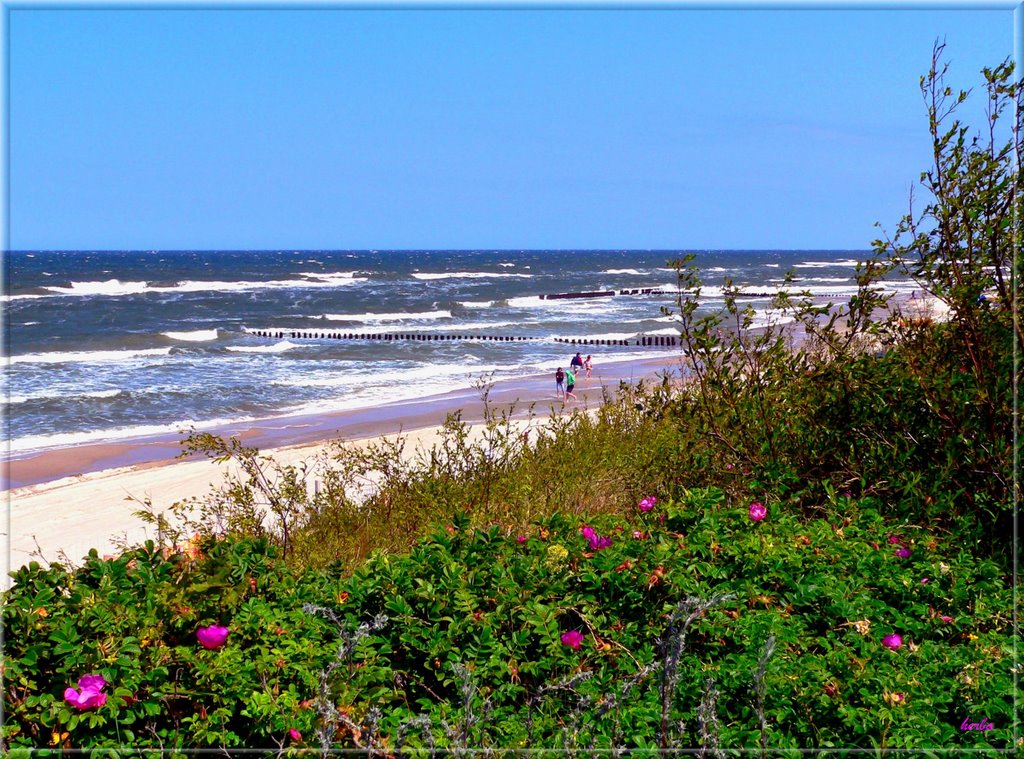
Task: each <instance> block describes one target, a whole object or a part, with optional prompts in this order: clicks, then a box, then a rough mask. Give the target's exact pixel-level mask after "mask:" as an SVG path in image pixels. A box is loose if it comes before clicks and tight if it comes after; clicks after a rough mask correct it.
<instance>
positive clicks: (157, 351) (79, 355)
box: [8, 348, 171, 364]
mask: <svg viewBox="0 0 1024 759" xmlns="http://www.w3.org/2000/svg"><path fill="white" fill-rule="evenodd" d="M170 352H171V349H170V348H146V349H144V350H131V351H69V352H60V351H54V352H51V353H24V354H22V355H20V356H11V357H10V358H9V359H8V361H9V362H10V363H12V364H22V363H25V364H63V363H70V362H83V363H88V362H92V361H130V360H132V359H135V358H142V357H146V356H166V355H167V354H169V353H170Z"/></svg>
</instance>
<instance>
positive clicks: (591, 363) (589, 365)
mask: <svg viewBox="0 0 1024 759" xmlns="http://www.w3.org/2000/svg"><path fill="white" fill-rule="evenodd" d="M583 368H584V369H586V370H587V373H586V376H585V378H586V379H590V373H591V372H592V371H593V370H594V359H593V357H592V356H587V360H586V361H584V362H583Z"/></svg>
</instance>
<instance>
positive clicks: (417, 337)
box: [246, 329, 679, 348]
mask: <svg viewBox="0 0 1024 759" xmlns="http://www.w3.org/2000/svg"><path fill="white" fill-rule="evenodd" d="M246 332H247V333H248V334H250V335H255V336H256V337H269V338H271V339H274V340H286V339H287V340H374V341H378V342H381V341H383V342H395V341H403V340H406V341H416V342H444V341H452V340H470V341H474V342H492V343H513V342H554V343H561V344H563V345H595V346H608V347H612V346H634V347H635V346H640V347H649V348H675V347H678V346H679V338H678V337H677V336H676V335H640V336H638V337H634V338H631V339H629V340H610V339H605V338H589V337H535V336H526V335H465V334H434V333H423V332H334V331H326V332H325V331H322V330H305V329H299V330H266V329H248V330H246Z"/></svg>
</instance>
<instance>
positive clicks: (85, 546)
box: [3, 352, 681, 587]
mask: <svg viewBox="0 0 1024 759" xmlns="http://www.w3.org/2000/svg"><path fill="white" fill-rule="evenodd" d="M680 370H681V356H680V355H679V354H678V352H672V353H671V354H668V353H666V354H665V355H662V356H660V357H652V358H649V359H642V360H640V361H629V362H609V363H607V364H599V365H597V366H595V368H594V373H593V377H592V378H591V379H590V380H589V381H588V380H582V381H581V382H580V383H578V384H577V386H576V394H577V395H578V397H579V399H578V400H577V401H576V402H574V403H570V404H566V405H564V406H563V404H562V403H561V401H556V400H555V398H554V387H553V385H554V382H553V378H552V377H549V376H548V375H546V374H545V375H533V376H529V377H521V378H517V379H509V380H501V381H498V382H496V383H494V385H493V387H492V388H491V390H490V393H489V394H488V403H489V404H490V406H491V408H492V409H495V410H499V411H503V410H507V409H509V408H510V407H513V412H512V414H511V417H512V418H513V419H523V420H525V419H527V418H528V417H529V416H530V415H531V414H532V415H533V416H534V417H536V418H539V419H546V418H547V417H548V416H550V415H551V414H552V413H562V412H563V411H571V410H572V409H577V408H578V409H583V410H593V409H595V408H597V407H598V406H599V405H600V404H601V403H602V402H603V399H604V395H605V394H606V393H613V392H614V391H615V390H616V389H617V388H618V387H619V383H620V382H626V383H628V384H635V383H637V382H639V381H641V380H643V381H651V380H656V379H657V378H659V377H660V376H662V375H663V374H664V373H665V372H666V371H670V372H673V373H678V372H679V371H680ZM456 412H458V413H459V414H460V417H461V419H462V421H463V422H466V423H468V424H470V425H471V434H478V433H479V432H480V431H481V430H482V429H483V425H482V424H481V422H482V421H483V412H484V402H483V400H482V399H481V398H480V394H479V392H478V391H477V390H476V389H474V388H466V389H456V390H452V391H450V392H448V393H445V394H442V395H438V396H431V397H428V398H424V399H422V400H418V401H400V402H395V403H390V404H388V403H385V404H382V405H380V406H375V407H371V408H367V409H358V410H350V411H340V412H333V413H324V414H320V415H316V414H311V415H303V416H292V417H273V418H268V419H265V420H260V421H259V422H246V423H244V424H240V425H229V426H226V427H224V428H219V429H216V430H211V432H212V433H214V434H218V435H223V436H236V437H238V438H239V439H240V440H242V442H243V443H245V444H246V445H248V446H253V447H256V448H258V449H259V450H260V452H261V454H262V455H267V456H271V457H273V458H274V460H275V461H277V462H279V463H281V464H299V463H301V462H305V461H308V460H310V459H312V458H314V457H316V456H317V455H318V454H321V453H324V452H327V451H328V450H329V448H330V447H331V446H332V445H334V444H336V443H337V442H339V441H341V442H344V443H346V444H352V445H367V444H369V443H370V442H373V441H376V440H381V439H387V438H394V437H395V436H396V435H397V434H399V433H400V434H401V435H403V436H405V437H406V438H407V441H406V442H407V445H406V450H407V452H408V455H415V454H416V452H417V451H419V450H429V449H430V447H431V446H432V445H433V444H434V443H435V442H437V441H438V440H439V436H438V429H439V428H440V427H441V425H442V424H443V423H444V420H445V418H446V416H447V415H448V414H451V413H456ZM180 451H181V441H180V438H177V437H175V436H173V435H158V436H152V438H151V439H146V438H140V439H137V440H127V441H117V442H112V443H96V444H89V445H84V446H78V447H75V448H68V449H57V450H51V451H43V452H40V453H39V454H37V455H36V456H34V457H27V458H26V459H25V460H22V461H10V462H7V464H6V466H7V467H9V469H10V472H9V473H10V474H11V475H14V476H15V477H17V478H20V481H21V483H23V484H18V485H16V486H15V487H13V488H10V489H9V490H8V491H7V498H8V520H7V530H5V531H4V532H5V534H4V535H3V541H4V542H5V543H6V544H7V550H6V551H5V555H6V556H7V560H8V561H9V565H8V566H7V567H6V570H7V571H10V570H11V569H15V568H17V567H21V566H23V565H24V564H27V563H28V562H29V561H31V560H33V559H42V560H44V561H54V560H58V559H60V558H61V557H62V556H66V557H67V558H68V559H70V560H71V561H78V560H79V559H80V558H81V557H82V556H85V555H86V554H87V553H88V552H89V550H90V549H93V548H95V549H96V550H97V551H98V552H99V553H100V555H103V554H105V553H112V552H114V551H116V550H117V544H118V541H121V540H123V541H126V542H129V543H138V542H142V541H144V540H146V539H147V537H152V535H151V534H149V533H147V525H145V524H144V523H143V522H142V521H141V520H140V519H138V518H137V517H136V516H134V512H135V511H138V510H139V509H140V508H141V502H142V501H144V500H147V499H148V500H149V501H150V502H151V503H152V507H153V509H154V510H155V511H162V510H165V509H167V508H168V507H169V506H171V505H172V504H174V503H177V502H179V501H183V500H185V499H187V498H192V497H199V496H203V495H205V494H207V493H209V492H210V490H211V489H212V488H214V487H216V486H218V485H219V484H221V483H222V482H223V480H224V477H225V475H226V474H228V473H230V472H231V471H232V469H233V465H232V464H230V463H225V464H218V463H217V462H215V461H213V460H211V459H208V458H206V457H204V456H201V455H194V456H191V457H188V458H180V457H179V456H178V454H179V453H180ZM16 481H18V480H16ZM150 532H152V530H151V528H150ZM9 584H10V578H9V577H7V576H6V572H5V579H4V586H3V587H7V586H9Z"/></svg>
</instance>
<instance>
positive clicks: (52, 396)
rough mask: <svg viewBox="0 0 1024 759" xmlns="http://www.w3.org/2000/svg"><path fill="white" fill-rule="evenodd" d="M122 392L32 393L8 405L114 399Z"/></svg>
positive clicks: (9, 400)
mask: <svg viewBox="0 0 1024 759" xmlns="http://www.w3.org/2000/svg"><path fill="white" fill-rule="evenodd" d="M122 392H123V391H122V390H117V389H115V390H91V391H86V392H84V393H63V392H59V391H57V392H52V391H51V392H48V393H31V394H29V395H12V396H11V397H10V398H8V399H7V401H8V403H10V404H11V405H12V406H13V405H14V404H16V403H28V402H29V401H46V400H73V399H75V398H113V397H114V396H117V395H120V394H121V393H122Z"/></svg>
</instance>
